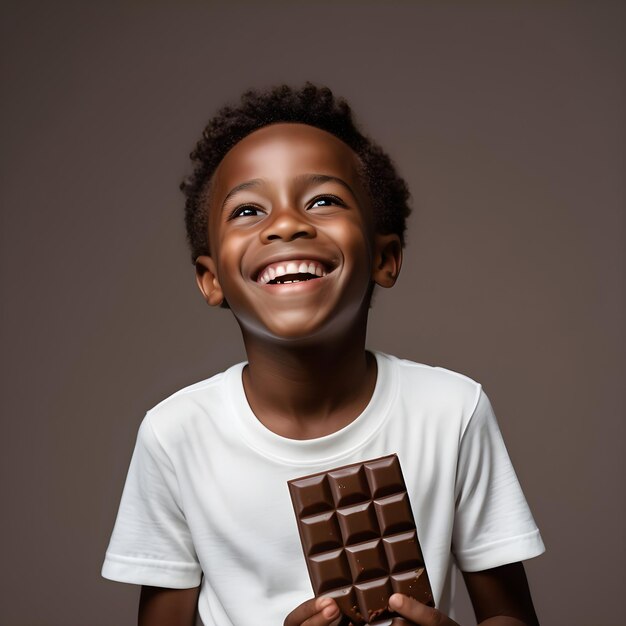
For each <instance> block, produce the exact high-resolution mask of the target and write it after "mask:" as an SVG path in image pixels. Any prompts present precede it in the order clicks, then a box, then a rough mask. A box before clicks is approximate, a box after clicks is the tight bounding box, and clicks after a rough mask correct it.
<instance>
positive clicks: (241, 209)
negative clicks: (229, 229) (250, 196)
mask: <svg viewBox="0 0 626 626" xmlns="http://www.w3.org/2000/svg"><path fill="white" fill-rule="evenodd" d="M264 213H265V211H264V210H263V209H261V208H260V207H257V206H254V205H252V204H246V205H244V206H238V207H237V208H236V209H235V210H234V211H233V212H232V213H231V214H230V216H229V218H228V219H230V220H233V219H236V218H238V217H259V216H260V215H263V214H264Z"/></svg>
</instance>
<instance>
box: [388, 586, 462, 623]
mask: <svg viewBox="0 0 626 626" xmlns="http://www.w3.org/2000/svg"><path fill="white" fill-rule="evenodd" d="M389 608H390V609H391V610H393V611H396V612H397V613H399V614H400V615H402V617H406V618H407V619H408V620H410V621H411V622H414V623H415V624H418V625H419V626H455V625H456V626H458V624H456V622H454V621H452V620H451V619H450V618H449V617H448V616H447V615H444V614H443V613H442V612H441V611H439V610H438V609H434V608H432V607H430V606H426V605H425V604H422V603H421V602H418V601H417V600H414V599H413V598H409V597H408V596H405V595H402V594H401V593H394V594H393V595H392V596H391V597H390V598H389Z"/></svg>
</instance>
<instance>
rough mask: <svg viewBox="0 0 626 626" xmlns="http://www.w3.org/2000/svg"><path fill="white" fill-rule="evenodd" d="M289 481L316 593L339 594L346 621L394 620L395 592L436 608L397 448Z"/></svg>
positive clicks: (381, 621) (380, 623)
mask: <svg viewBox="0 0 626 626" xmlns="http://www.w3.org/2000/svg"><path fill="white" fill-rule="evenodd" d="M288 485H289V492H290V494H291V500H292V502H293V507H294V510H295V513H296V518H297V521H298V530H299V532H300V539H301V541H302V549H303V550H304V556H305V558H306V564H307V567H308V569H309V576H310V578H311V583H312V585H313V591H314V593H315V595H316V596H327V597H330V598H334V599H335V600H336V602H337V604H338V605H339V608H340V609H341V612H342V613H343V615H344V618H345V619H344V623H351V624H354V625H361V624H372V625H374V624H375V625H376V626H383V625H384V624H390V623H391V619H392V618H393V617H394V616H396V615H397V614H396V613H393V612H392V611H390V610H389V609H388V607H387V605H388V602H389V596H391V594H392V593H395V592H399V593H403V594H405V595H407V596H411V597H413V598H415V599H417V600H419V601H420V602H423V603H425V604H428V605H429V606H434V602H433V595H432V591H431V588H430V583H429V581H428V574H427V572H426V567H425V565H424V558H423V556H422V550H421V548H420V544H419V541H418V538H417V529H416V527H415V520H414V518H413V512H412V510H411V504H410V502H409V495H408V493H407V490H406V485H405V483H404V478H403V477H402V470H401V469H400V462H399V461H398V457H397V456H396V455H395V454H392V455H390V456H385V457H381V458H378V459H373V460H371V461H364V462H362V463H354V464H352V465H345V466H343V467H338V468H336V469H332V470H330V471H327V472H320V473H318V474H312V475H310V476H304V477H302V478H296V479H294V480H290V481H288Z"/></svg>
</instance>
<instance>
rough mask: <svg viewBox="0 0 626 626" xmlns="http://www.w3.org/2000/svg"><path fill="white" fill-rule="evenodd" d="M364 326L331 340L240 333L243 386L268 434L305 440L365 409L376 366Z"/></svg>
mask: <svg viewBox="0 0 626 626" xmlns="http://www.w3.org/2000/svg"><path fill="white" fill-rule="evenodd" d="M365 328H366V326H365V324H363V325H362V327H361V328H360V329H359V332H358V333H357V334H356V336H355V334H354V333H346V334H344V335H342V336H341V337H335V338H334V339H333V341H329V342H321V341H315V342H310V343H302V344H300V345H297V346H294V342H276V341H264V340H259V338H258V337H252V336H250V335H249V334H247V333H246V332H245V331H244V343H245V345H246V353H247V355H248V366H247V367H246V369H245V370H244V374H243V383H244V389H245V391H246V396H247V398H248V402H249V403H250V406H251V408H252V410H253V412H254V413H255V415H256V416H257V418H258V419H259V420H260V421H261V422H262V423H263V424H264V425H265V426H266V427H267V428H269V429H270V430H272V431H274V432H276V433H277V434H279V435H282V436H284V437H288V438H291V439H311V438H314V437H321V436H323V435H327V434H330V433H332V432H335V431H337V430H339V429H340V428H342V427H344V426H346V425H347V424H349V423H350V422H351V421H352V420H354V419H355V418H356V417H357V416H358V415H359V414H360V413H361V412H362V411H363V409H364V408H365V407H366V406H367V404H368V402H369V400H370V398H371V396H372V393H373V391H374V387H375V384H376V362H375V359H374V357H373V356H372V355H371V354H368V353H367V352H366V351H365Z"/></svg>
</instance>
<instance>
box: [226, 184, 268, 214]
mask: <svg viewBox="0 0 626 626" xmlns="http://www.w3.org/2000/svg"><path fill="white" fill-rule="evenodd" d="M262 184H263V179H262V178H253V179H252V180H247V181H246V182H245V183H240V184H239V185H235V186H234V187H233V188H232V189H231V190H230V191H229V192H228V193H227V194H226V197H225V198H224V201H223V202H222V208H224V206H225V205H226V203H227V202H228V200H229V199H230V198H231V197H232V196H234V195H235V194H236V193H239V192H240V191H243V190H244V189H250V188H251V187H258V186H259V185H262Z"/></svg>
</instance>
